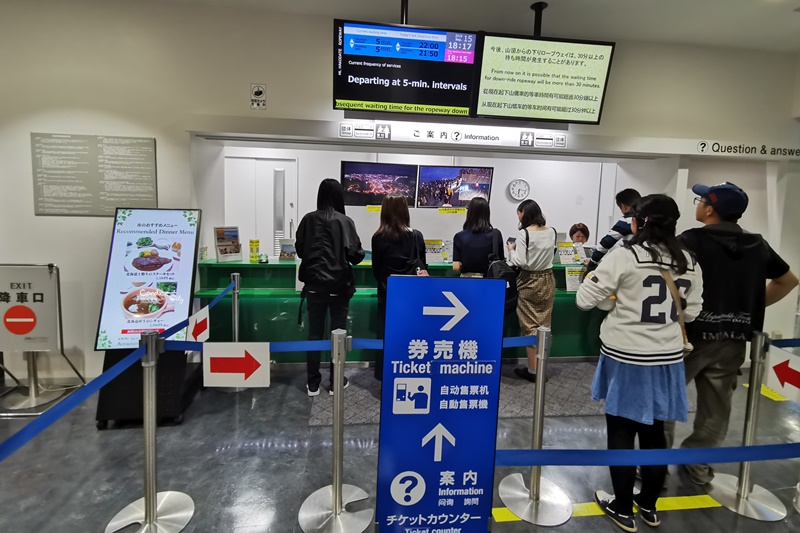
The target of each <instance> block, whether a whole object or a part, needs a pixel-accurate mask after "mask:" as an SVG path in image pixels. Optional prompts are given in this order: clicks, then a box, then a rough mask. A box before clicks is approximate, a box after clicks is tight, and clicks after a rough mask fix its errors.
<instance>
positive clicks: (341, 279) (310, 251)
mask: <svg viewBox="0 0 800 533" xmlns="http://www.w3.org/2000/svg"><path fill="white" fill-rule="evenodd" d="M295 245H296V248H297V256H298V257H300V258H301V259H302V262H301V263H300V272H299V277H300V281H302V282H303V283H305V286H304V287H303V292H304V294H305V296H306V298H308V339H309V340H320V339H323V338H324V337H325V315H326V314H327V313H328V311H330V317H331V325H330V327H331V330H334V329H345V328H346V327H347V311H348V308H349V307H350V298H351V297H352V296H353V293H355V292H356V286H355V280H354V278H353V269H352V268H351V267H350V265H351V264H352V265H357V264H359V263H360V262H361V261H362V260H363V259H364V255H365V254H364V250H363V249H362V248H361V240H360V239H359V238H358V233H356V226H355V224H353V221H352V220H351V219H350V218H349V217H347V216H346V215H345V214H344V191H343V190H342V185H341V184H340V183H339V182H338V181H336V180H333V179H327V180H324V181H323V182H322V183H320V185H319V193H318V194H317V210H316V211H313V212H311V213H308V214H307V215H306V216H304V217H303V220H301V221H300V225H299V226H298V227H297V242H296V244H295ZM319 362H320V352H317V351H314V352H308V356H307V370H308V382H307V384H306V388H307V390H308V395H309V396H316V395H318V394H319V384H320V382H321V381H322V375H321V374H320V373H319ZM330 379H331V384H333V362H332V361H331V378H330ZM346 386H347V379H346V378H345V387H346ZM330 390H331V394H333V387H331V389H330Z"/></svg>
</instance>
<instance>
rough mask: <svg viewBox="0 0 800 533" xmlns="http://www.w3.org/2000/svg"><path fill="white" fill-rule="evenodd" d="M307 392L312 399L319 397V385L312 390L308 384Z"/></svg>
mask: <svg viewBox="0 0 800 533" xmlns="http://www.w3.org/2000/svg"><path fill="white" fill-rule="evenodd" d="M306 391H307V392H308V395H309V396H311V397H312V398H313V397H314V396H319V385H317V386H316V387H314V388H313V389H312V388H311V386H310V385H308V384H306Z"/></svg>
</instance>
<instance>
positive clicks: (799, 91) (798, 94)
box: [792, 59, 800, 120]
mask: <svg viewBox="0 0 800 533" xmlns="http://www.w3.org/2000/svg"><path fill="white" fill-rule="evenodd" d="M796 70H797V76H796V78H795V82H794V106H793V108H792V116H793V117H794V118H795V119H798V120H800V59H798V60H797V69H796Z"/></svg>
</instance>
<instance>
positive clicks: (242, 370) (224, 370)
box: [211, 350, 261, 381]
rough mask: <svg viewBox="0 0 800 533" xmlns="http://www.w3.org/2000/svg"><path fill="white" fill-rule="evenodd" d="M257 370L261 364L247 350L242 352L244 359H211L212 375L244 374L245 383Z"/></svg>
mask: <svg viewBox="0 0 800 533" xmlns="http://www.w3.org/2000/svg"><path fill="white" fill-rule="evenodd" d="M259 368H261V363H259V362H258V361H257V360H256V358H255V357H253V356H252V355H250V352H248V351H247V350H245V352H244V357H212V358H211V373H212V374H244V379H245V381H247V378H249V377H250V376H252V375H253V373H254V372H255V371H256V370H258V369H259Z"/></svg>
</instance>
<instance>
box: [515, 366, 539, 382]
mask: <svg viewBox="0 0 800 533" xmlns="http://www.w3.org/2000/svg"><path fill="white" fill-rule="evenodd" d="M514 374H516V375H517V377H518V378H522V379H527V380H528V381H530V382H531V383H536V374H531V373H530V372H528V369H527V368H515V369H514Z"/></svg>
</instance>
